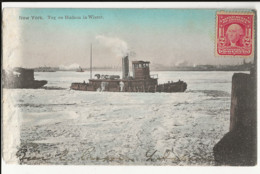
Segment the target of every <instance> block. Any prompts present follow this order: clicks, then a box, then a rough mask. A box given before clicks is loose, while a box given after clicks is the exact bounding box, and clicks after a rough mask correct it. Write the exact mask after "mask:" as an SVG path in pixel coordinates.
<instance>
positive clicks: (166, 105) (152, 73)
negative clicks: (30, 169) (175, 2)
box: [1, 8, 257, 166]
mask: <svg viewBox="0 0 260 174" xmlns="http://www.w3.org/2000/svg"><path fill="white" fill-rule="evenodd" d="M2 14H3V25H2V31H3V47H2V50H3V57H2V103H1V104H2V126H3V136H2V140H3V148H2V154H3V159H4V161H5V162H6V163H7V164H11V163H13V164H21V165H23V164H27V165H43V164H44V165H128V166H129V165H150V166H152V165H156V166H165V165H168V166H219V165H221V166H255V165H256V164H257V145H256V142H257V138H256V128H257V125H256V122H257V121H256V120H257V119H256V96H257V95H256V94H257V91H256V79H257V74H256V68H257V67H256V61H257V58H256V55H257V54H256V48H255V45H256V28H255V27H256V10H254V9H236V10H233V9H171V8H168V9H166V8H164V9H160V8H158V9H152V8H150V9H149V8H147V9H142V8H4V9H3V11H2Z"/></svg>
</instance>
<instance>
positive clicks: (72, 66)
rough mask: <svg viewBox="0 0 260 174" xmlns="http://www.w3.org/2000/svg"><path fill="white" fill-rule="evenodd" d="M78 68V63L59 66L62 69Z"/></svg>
mask: <svg viewBox="0 0 260 174" xmlns="http://www.w3.org/2000/svg"><path fill="white" fill-rule="evenodd" d="M78 68H79V65H78V64H76V63H74V64H71V65H68V66H65V65H60V66H59V69H60V70H76V69H78Z"/></svg>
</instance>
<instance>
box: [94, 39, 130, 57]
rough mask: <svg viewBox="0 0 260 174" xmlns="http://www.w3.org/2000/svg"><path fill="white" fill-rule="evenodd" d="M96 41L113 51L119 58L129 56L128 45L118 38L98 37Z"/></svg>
mask: <svg viewBox="0 0 260 174" xmlns="http://www.w3.org/2000/svg"><path fill="white" fill-rule="evenodd" d="M96 39H97V40H98V42H99V43H100V44H102V45H104V46H105V47H107V48H109V49H111V50H112V51H113V52H114V53H115V54H116V56H118V57H125V56H127V55H128V54H129V49H128V45H127V43H126V42H125V41H123V40H121V39H119V38H117V37H107V36H102V35H98V36H96Z"/></svg>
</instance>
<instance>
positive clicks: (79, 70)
mask: <svg viewBox="0 0 260 174" xmlns="http://www.w3.org/2000/svg"><path fill="white" fill-rule="evenodd" d="M76 72H84V70H83V69H82V68H81V67H80V66H79V69H78V70H77V71H76Z"/></svg>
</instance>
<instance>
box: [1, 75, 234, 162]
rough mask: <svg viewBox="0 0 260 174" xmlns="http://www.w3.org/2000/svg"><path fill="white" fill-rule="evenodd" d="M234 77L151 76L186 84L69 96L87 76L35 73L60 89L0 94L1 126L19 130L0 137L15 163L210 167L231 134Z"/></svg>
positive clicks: (74, 92)
mask: <svg viewBox="0 0 260 174" xmlns="http://www.w3.org/2000/svg"><path fill="white" fill-rule="evenodd" d="M102 73H103V74H118V75H120V72H101V74H102ZM233 73H234V72H152V73H151V74H158V75H159V83H163V82H167V81H178V80H179V79H181V80H184V81H185V82H187V84H188V89H187V91H186V92H184V93H118V92H115V93H112V92H87V91H74V90H70V89H69V87H70V84H71V83H72V82H83V81H84V80H85V81H86V82H87V79H88V78H89V73H88V72H83V73H79V72H61V71H58V72H38V73H35V79H36V80H48V84H47V85H46V86H48V87H60V88H63V89H62V90H46V89H4V91H3V92H4V100H5V101H6V103H8V106H9V107H10V106H12V107H13V108H12V109H13V112H12V113H10V114H9V112H8V114H5V115H4V119H3V120H4V123H5V120H8V121H9V122H10V118H11V117H12V118H15V119H18V117H19V123H20V124H19V125H17V121H16V122H15V121H14V122H13V126H16V127H15V128H16V129H14V130H16V131H13V132H10V133H9V132H8V133H6V132H7V130H6V132H4V133H5V134H4V135H5V136H6V135H10V136H14V137H15V138H13V139H12V138H11V139H10V137H9V138H7V140H6V141H10V142H12V141H14V140H16V141H14V143H15V146H14V145H13V146H12V149H13V153H12V154H10V155H9V157H10V159H13V158H15V156H17V160H18V161H19V162H20V163H21V164H104V165H108V164H112V165H117V164H124V165H214V158H213V154H212V150H213V146H214V145H215V144H216V143H217V142H218V141H219V140H220V139H221V138H222V137H223V135H224V134H225V133H227V131H228V128H229V112H230V96H231V78H232V75H233ZM18 115H19V116H18ZM8 124H10V123H8ZM9 131H10V130H9ZM17 139H19V140H17ZM14 154H16V155H14Z"/></svg>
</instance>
